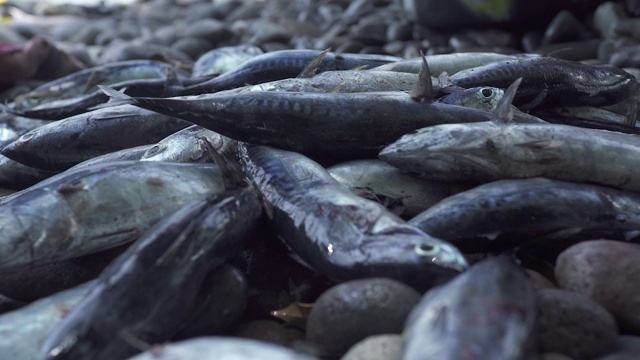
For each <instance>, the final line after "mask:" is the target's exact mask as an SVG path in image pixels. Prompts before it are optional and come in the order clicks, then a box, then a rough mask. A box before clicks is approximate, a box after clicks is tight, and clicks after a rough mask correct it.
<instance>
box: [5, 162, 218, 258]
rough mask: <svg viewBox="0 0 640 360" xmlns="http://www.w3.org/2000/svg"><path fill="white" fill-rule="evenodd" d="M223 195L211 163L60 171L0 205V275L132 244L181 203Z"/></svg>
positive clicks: (122, 164)
mask: <svg viewBox="0 0 640 360" xmlns="http://www.w3.org/2000/svg"><path fill="white" fill-rule="evenodd" d="M223 190H224V185H223V182H222V178H221V176H220V173H219V170H218V167H217V166H216V165H213V164H176V163H159V162H139V161H122V162H114V163H106V164H99V165H95V166H91V167H87V168H84V169H79V170H75V171H72V172H64V173H62V174H59V175H56V176H53V177H51V178H49V179H47V180H44V181H42V182H40V183H38V184H37V185H34V186H32V187H30V188H28V189H25V190H23V191H21V192H18V193H15V194H13V195H9V196H7V197H4V198H2V199H1V200H0V229H1V231H0V269H1V268H8V267H13V266H20V265H28V264H42V263H46V262H50V261H55V260H59V259H65V258H71V257H77V256H80V255H84V254H88V253H92V252H96V251H99V250H102V249H106V248H111V247H115V246H117V245H120V244H123V243H126V242H130V241H133V240H135V239H137V238H138V237H139V236H140V234H141V233H142V232H144V231H145V230H146V229H148V228H149V227H150V226H151V225H153V224H154V223H155V222H157V221H158V220H160V219H161V218H162V217H163V216H165V215H167V214H168V213H170V212H172V211H174V210H175V209H177V208H178V207H180V206H181V205H182V204H185V203H186V202H188V201H191V200H193V199H194V198H199V197H202V196H206V195H208V194H212V193H218V192H221V191H223Z"/></svg>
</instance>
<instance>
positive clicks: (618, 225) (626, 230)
mask: <svg viewBox="0 0 640 360" xmlns="http://www.w3.org/2000/svg"><path fill="white" fill-rule="evenodd" d="M639 209H640V195H638V194H636V193H634V192H630V191H622V190H617V189H613V188H610V187H607V186H599V185H592V184H585V183H583V184H578V183H574V182H566V181H559V180H550V179H546V178H532V179H517V180H499V181H494V182H491V183H488V184H484V185H481V186H478V187H475V188H472V189H469V190H466V191H463V192H460V193H458V194H455V195H452V196H451V197H448V198H446V199H444V200H442V201H441V202H439V203H438V204H436V205H434V206H432V207H430V208H429V209H427V210H425V211H424V212H422V213H420V214H418V215H417V216H415V217H414V218H412V219H410V220H409V221H408V223H409V224H411V225H413V226H416V227H418V228H420V229H422V230H423V231H424V232H426V233H428V234H431V235H433V236H436V237H438V238H440V239H443V240H445V241H448V242H450V243H451V244H453V245H455V246H456V247H457V248H459V249H460V250H461V251H463V252H465V253H468V252H480V251H487V250H492V251H502V250H506V249H508V248H512V247H516V246H520V245H522V244H525V243H527V242H529V241H533V240H538V239H540V238H544V237H546V236H549V235H552V236H553V238H554V239H555V240H558V239H560V238H570V239H573V240H574V241H578V240H579V239H583V240H586V239H593V238H597V237H604V238H607V239H612V240H627V241H628V240H632V239H634V238H637V237H638V235H640V234H638V229H640V217H638V215H637V214H638V211H639ZM562 233H564V234H562Z"/></svg>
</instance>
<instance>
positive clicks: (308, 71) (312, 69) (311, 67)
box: [298, 48, 331, 78]
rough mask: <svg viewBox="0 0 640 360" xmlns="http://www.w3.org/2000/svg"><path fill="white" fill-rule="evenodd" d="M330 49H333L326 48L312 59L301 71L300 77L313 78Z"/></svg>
mask: <svg viewBox="0 0 640 360" xmlns="http://www.w3.org/2000/svg"><path fill="white" fill-rule="evenodd" d="M329 51H331V48H326V49H324V50H323V51H322V52H321V53H320V55H318V56H316V58H315V59H313V60H311V62H310V63H309V64H307V66H306V67H305V68H304V69H303V70H302V71H301V72H300V75H298V78H312V77H313V76H314V75H315V74H316V73H317V72H318V70H320V64H322V60H324V58H325V56H327V53H329Z"/></svg>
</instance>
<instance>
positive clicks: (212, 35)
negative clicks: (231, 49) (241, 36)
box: [181, 19, 233, 44]
mask: <svg viewBox="0 0 640 360" xmlns="http://www.w3.org/2000/svg"><path fill="white" fill-rule="evenodd" d="M181 35H182V36H184V37H200V38H203V39H206V40H208V41H210V42H211V43H212V44H217V43H218V42H220V41H222V40H224V39H226V38H229V37H231V36H232V35H233V34H232V33H231V31H229V29H228V28H227V26H226V25H225V23H223V22H222V21H219V20H215V19H202V20H199V21H196V22H194V23H193V24H191V25H189V26H188V27H187V28H186V29H184V31H183V32H182V34H181Z"/></svg>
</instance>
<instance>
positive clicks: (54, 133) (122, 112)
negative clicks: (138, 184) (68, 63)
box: [0, 105, 191, 171]
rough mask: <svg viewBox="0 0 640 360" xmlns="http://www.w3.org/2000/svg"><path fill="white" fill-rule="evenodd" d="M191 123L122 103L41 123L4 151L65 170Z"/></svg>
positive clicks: (28, 161)
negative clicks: (41, 124)
mask: <svg viewBox="0 0 640 360" xmlns="http://www.w3.org/2000/svg"><path fill="white" fill-rule="evenodd" d="M190 125H191V123H189V122H187V121H184V120H182V119H178V118H175V117H172V116H167V115H161V114H158V113H155V112H153V111H149V110H144V109H141V108H139V107H136V106H132V105H119V106H113V107H107V108H102V109H98V110H94V111H90V112H86V113H82V114H79V115H75V116H72V117H69V118H66V119H63V120H60V121H55V122H52V123H50V124H47V125H44V126H40V127H38V128H36V129H33V130H31V131H28V132H26V133H25V134H23V135H22V136H20V137H19V138H18V139H17V140H15V141H13V142H12V143H10V144H7V145H6V146H5V147H4V148H3V149H2V150H1V151H0V153H2V155H4V156H6V157H9V158H11V159H13V160H16V161H18V162H20V163H22V164H25V165H28V166H31V167H36V168H40V169H44V170H52V171H62V170H66V169H68V168H70V167H72V166H74V165H77V164H79V163H81V162H82V161H85V160H89V159H91V158H93V157H96V156H99V155H104V154H108V153H110V152H113V151H117V150H122V149H126V148H130V147H134V146H139V145H146V144H153V143H155V142H157V141H159V140H161V139H163V138H164V137H166V136H168V135H171V134H173V133H174V132H176V131H178V130H181V129H184V128H186V127H188V126H190Z"/></svg>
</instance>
